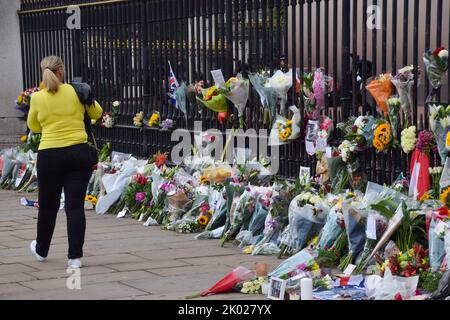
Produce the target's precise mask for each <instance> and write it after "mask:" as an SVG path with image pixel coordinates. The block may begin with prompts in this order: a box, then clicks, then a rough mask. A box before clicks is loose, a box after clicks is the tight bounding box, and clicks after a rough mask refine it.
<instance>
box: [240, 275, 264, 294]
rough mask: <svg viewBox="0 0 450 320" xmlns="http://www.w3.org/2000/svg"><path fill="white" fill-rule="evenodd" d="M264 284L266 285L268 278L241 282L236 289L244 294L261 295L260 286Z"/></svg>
mask: <svg viewBox="0 0 450 320" xmlns="http://www.w3.org/2000/svg"><path fill="white" fill-rule="evenodd" d="M264 283H268V278H267V277H258V278H256V279H254V280H249V281H245V282H242V283H240V284H238V285H237V287H238V288H239V287H240V288H241V289H240V292H241V293H244V294H262V285H263V284H264Z"/></svg>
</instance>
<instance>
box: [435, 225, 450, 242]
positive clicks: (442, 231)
mask: <svg viewBox="0 0 450 320" xmlns="http://www.w3.org/2000/svg"><path fill="white" fill-rule="evenodd" d="M447 231H448V226H447V224H446V223H445V222H443V221H439V223H438V224H437V225H436V227H435V228H434V233H435V234H436V235H437V236H438V237H439V238H444V237H445V235H446V234H447Z"/></svg>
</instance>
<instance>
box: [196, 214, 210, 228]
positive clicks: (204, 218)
mask: <svg viewBox="0 0 450 320" xmlns="http://www.w3.org/2000/svg"><path fill="white" fill-rule="evenodd" d="M208 222H209V218H208V217H207V216H203V215H202V216H200V217H199V218H198V219H197V223H198V224H199V225H201V226H206V225H207V224H208Z"/></svg>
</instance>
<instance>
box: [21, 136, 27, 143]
mask: <svg viewBox="0 0 450 320" xmlns="http://www.w3.org/2000/svg"><path fill="white" fill-rule="evenodd" d="M20 141H22V142H23V143H25V142H27V141H28V136H21V137H20Z"/></svg>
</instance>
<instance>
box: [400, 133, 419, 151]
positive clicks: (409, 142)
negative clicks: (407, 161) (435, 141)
mask: <svg viewBox="0 0 450 320" xmlns="http://www.w3.org/2000/svg"><path fill="white" fill-rule="evenodd" d="M416 131H417V129H416V127H415V126H412V127H409V128H406V129H404V130H403V131H402V137H401V146H402V149H403V152H404V153H406V154H408V153H411V152H412V151H414V150H415V149H416Z"/></svg>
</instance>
